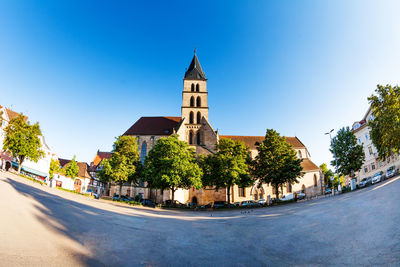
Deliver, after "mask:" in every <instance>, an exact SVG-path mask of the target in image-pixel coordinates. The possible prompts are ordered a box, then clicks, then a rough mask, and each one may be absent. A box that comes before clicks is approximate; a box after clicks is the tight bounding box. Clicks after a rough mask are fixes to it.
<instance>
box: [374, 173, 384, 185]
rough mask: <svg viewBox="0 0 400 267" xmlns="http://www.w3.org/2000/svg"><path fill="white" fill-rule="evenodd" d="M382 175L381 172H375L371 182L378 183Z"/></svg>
mask: <svg viewBox="0 0 400 267" xmlns="http://www.w3.org/2000/svg"><path fill="white" fill-rule="evenodd" d="M382 175H383V172H377V173H375V175H374V177H372V184H376V183H379V182H380V181H382V178H383V177H382Z"/></svg>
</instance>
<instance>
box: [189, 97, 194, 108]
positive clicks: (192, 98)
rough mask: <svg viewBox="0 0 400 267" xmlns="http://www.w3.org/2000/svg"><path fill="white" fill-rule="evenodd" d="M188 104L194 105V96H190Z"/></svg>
mask: <svg viewBox="0 0 400 267" xmlns="http://www.w3.org/2000/svg"><path fill="white" fill-rule="evenodd" d="M190 106H191V107H194V97H193V96H192V97H191V98H190Z"/></svg>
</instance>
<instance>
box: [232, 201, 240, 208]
mask: <svg viewBox="0 0 400 267" xmlns="http://www.w3.org/2000/svg"><path fill="white" fill-rule="evenodd" d="M232 205H233V206H234V207H239V206H240V202H239V201H238V202H233V204H232Z"/></svg>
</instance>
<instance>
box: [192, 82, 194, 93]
mask: <svg viewBox="0 0 400 267" xmlns="http://www.w3.org/2000/svg"><path fill="white" fill-rule="evenodd" d="M192 92H194V83H192Z"/></svg>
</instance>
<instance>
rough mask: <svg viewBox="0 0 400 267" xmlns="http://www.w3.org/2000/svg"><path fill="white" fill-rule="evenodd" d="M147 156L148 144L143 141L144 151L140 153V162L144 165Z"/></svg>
mask: <svg viewBox="0 0 400 267" xmlns="http://www.w3.org/2000/svg"><path fill="white" fill-rule="evenodd" d="M146 154H147V143H146V141H143V143H142V149H141V151H140V162H142V164H144V159H145V158H146Z"/></svg>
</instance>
